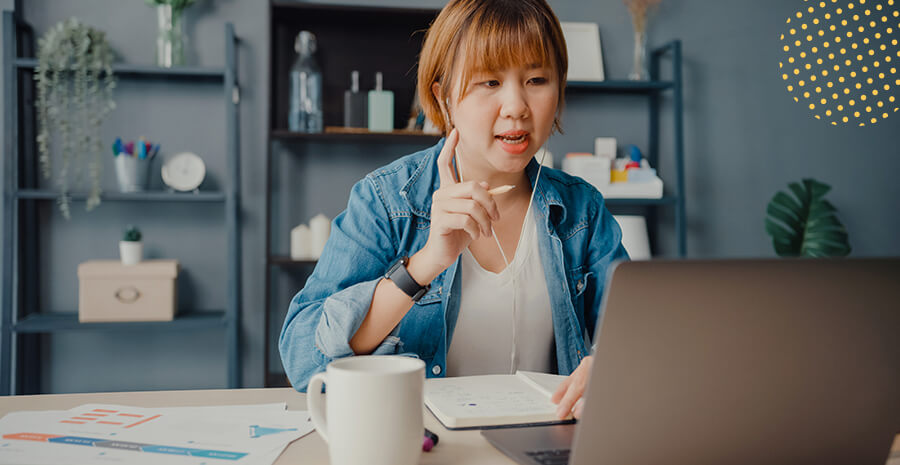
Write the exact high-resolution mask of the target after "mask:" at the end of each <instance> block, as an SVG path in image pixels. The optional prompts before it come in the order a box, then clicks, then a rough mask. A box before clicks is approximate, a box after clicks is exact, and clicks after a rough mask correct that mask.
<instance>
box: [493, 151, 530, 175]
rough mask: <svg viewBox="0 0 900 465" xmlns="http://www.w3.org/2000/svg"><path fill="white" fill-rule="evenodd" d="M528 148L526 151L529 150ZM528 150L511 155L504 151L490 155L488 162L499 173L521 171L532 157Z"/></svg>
mask: <svg viewBox="0 0 900 465" xmlns="http://www.w3.org/2000/svg"><path fill="white" fill-rule="evenodd" d="M530 151H531V150H529V151H528V152H530ZM528 152H525V153H522V154H519V155H512V154H509V153H506V152H503V153H502V154H499V155H497V156H495V157H492V158H491V160H490V162H491V165H492V166H493V167H494V169H495V170H497V171H499V172H501V173H510V174H513V173H521V172H522V171H524V170H525V167H526V166H528V163H529V162H530V161H531V159H532V158H534V154H533V153H531V154H529V153H528Z"/></svg>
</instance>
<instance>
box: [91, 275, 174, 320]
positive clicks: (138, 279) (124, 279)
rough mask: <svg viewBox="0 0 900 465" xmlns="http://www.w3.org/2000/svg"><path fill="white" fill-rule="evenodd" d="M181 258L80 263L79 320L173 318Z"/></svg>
mask: <svg viewBox="0 0 900 465" xmlns="http://www.w3.org/2000/svg"><path fill="white" fill-rule="evenodd" d="M177 278H178V261H177V260H146V261H143V262H140V263H138V264H137V265H123V264H122V262H121V261H118V260H91V261H87V262H84V263H81V264H80V265H78V321H80V322H103V321H107V322H108V321H171V320H172V319H173V318H174V317H175V307H176V302H177V292H176V290H177V286H176V282H175V281H176V279H177Z"/></svg>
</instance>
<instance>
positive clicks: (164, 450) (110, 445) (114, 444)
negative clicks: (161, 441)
mask: <svg viewBox="0 0 900 465" xmlns="http://www.w3.org/2000/svg"><path fill="white" fill-rule="evenodd" d="M38 437H40V439H36V438H38ZM45 437H46V435H36V434H33V433H18V434H13V435H4V438H6V439H24V440H28V441H34V440H42V439H44V438H45ZM46 441H47V442H55V443H59V444H71V445H75V446H89V447H102V448H107V449H117V450H130V451H134V452H149V453H154V454H170V455H188V456H192V457H206V458H210V459H219V460H240V459H242V458H244V457H245V456H247V453H246V452H231V451H226V450H207V449H191V448H187V447H174V446H159V445H153V444H141V443H139V442H126V441H110V440H108V439H97V438H83V437H78V436H57V437H46Z"/></svg>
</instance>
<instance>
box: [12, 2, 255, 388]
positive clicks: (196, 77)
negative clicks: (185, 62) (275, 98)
mask: <svg viewBox="0 0 900 465" xmlns="http://www.w3.org/2000/svg"><path fill="white" fill-rule="evenodd" d="M33 35H34V34H33V32H32V30H31V27H30V26H29V25H28V24H26V23H24V22H23V21H22V20H21V18H19V17H17V15H16V14H15V13H13V12H10V11H4V12H3V72H4V102H5V105H6V108H5V118H4V157H3V163H2V165H0V169H2V171H0V184H2V190H3V210H2V215H3V219H2V238H3V248H2V250H0V254H2V263H3V268H2V288H0V395H7V394H20V393H29V394H30V393H36V392H34V391H35V390H37V389H38V386H39V380H38V379H36V378H37V376H38V374H39V370H37V367H39V365H40V362H41V360H40V352H39V350H36V349H37V347H36V346H37V341H36V339H34V338H35V337H37V336H38V335H42V334H52V333H65V332H81V331H104V332H120V331H135V332H140V331H176V330H177V331H195V330H203V329H223V330H224V334H225V341H226V357H227V374H226V385H227V387H229V388H238V387H240V386H241V380H240V376H241V362H240V336H239V335H240V313H241V312H240V300H241V290H240V288H241V274H240V271H241V236H240V193H239V188H240V164H239V160H240V154H239V147H240V145H239V139H238V137H239V136H238V134H239V115H238V109H239V102H240V94H239V87H238V82H237V52H236V45H237V43H238V39H237V38H236V37H235V34H234V26H233V25H232V24H230V23H227V24H226V25H225V31H224V40H225V66H224V67H222V68H209V67H180V68H158V67H155V66H143V65H129V64H116V65H114V66H113V72H114V73H115V74H116V75H117V76H118V77H119V78H120V79H129V80H154V81H159V80H164V81H170V80H174V81H180V82H189V83H199V84H210V83H211V84H214V85H221V86H222V89H223V92H224V104H225V111H224V115H225V121H224V122H225V125H224V127H223V136H224V137H226V163H227V170H226V179H225V182H224V183H223V189H222V190H221V191H204V192H198V193H174V192H166V191H151V192H139V193H118V192H105V193H103V194H102V195H101V200H102V201H103V202H128V203H147V202H157V203H178V204H219V205H220V206H221V207H222V208H223V213H224V222H225V234H226V244H227V247H228V251H227V267H228V269H227V283H226V284H227V286H225V288H226V289H227V291H226V292H227V295H226V299H225V300H226V305H225V307H226V308H225V309H224V310H218V311H202V312H200V311H190V310H188V311H185V310H182V311H180V312H179V313H178V314H177V315H176V318H175V319H174V320H172V321H166V322H121V323H119V322H115V323H79V322H78V315H77V313H76V312H73V311H66V312H62V311H56V312H48V311H45V309H42V308H40V305H37V304H36V302H38V301H39V299H38V296H37V293H38V292H39V291H38V281H39V276H40V270H39V269H38V267H39V263H40V261H39V260H38V259H37V258H38V247H37V243H36V242H37V239H36V237H37V235H36V232H37V231H38V230H39V227H40V224H39V222H38V219H37V218H38V216H37V211H36V210H37V208H38V204H42V203H43V204H46V202H47V201H54V200H56V198H57V197H58V193H57V192H55V191H52V190H47V189H41V188H38V187H37V186H38V182H37V180H38V174H37V167H36V162H37V157H36V147H35V143H34V136H35V128H34V119H33V109H32V108H31V105H33V95H34V92H33V84H32V79H31V75H32V73H33V70H34V68H35V66H36V65H37V60H36V59H34V58H28V57H24V56H20V55H30V54H33V50H32V49H33V47H34V43H35V38H34V37H33ZM70 198H71V200H72V201H73V202H81V201H84V200H85V199H86V198H87V194H85V193H78V192H75V193H72V194H71V195H70ZM73 279H74V278H73ZM23 373H24V375H23Z"/></svg>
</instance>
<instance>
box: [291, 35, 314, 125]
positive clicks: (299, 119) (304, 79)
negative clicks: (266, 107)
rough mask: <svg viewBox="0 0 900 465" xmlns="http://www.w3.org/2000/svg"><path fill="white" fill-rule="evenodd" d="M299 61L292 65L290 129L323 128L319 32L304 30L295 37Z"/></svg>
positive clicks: (295, 47)
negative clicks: (316, 53)
mask: <svg viewBox="0 0 900 465" xmlns="http://www.w3.org/2000/svg"><path fill="white" fill-rule="evenodd" d="M294 50H296V51H297V61H295V62H294V66H292V67H291V76H290V109H289V112H288V129H290V130H291V131H297V132H307V133H310V132H322V71H321V69H320V68H319V65H318V63H316V58H315V52H316V36H315V35H313V33H311V32H309V31H300V33H299V34H297V39H296V40H295V41H294Z"/></svg>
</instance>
